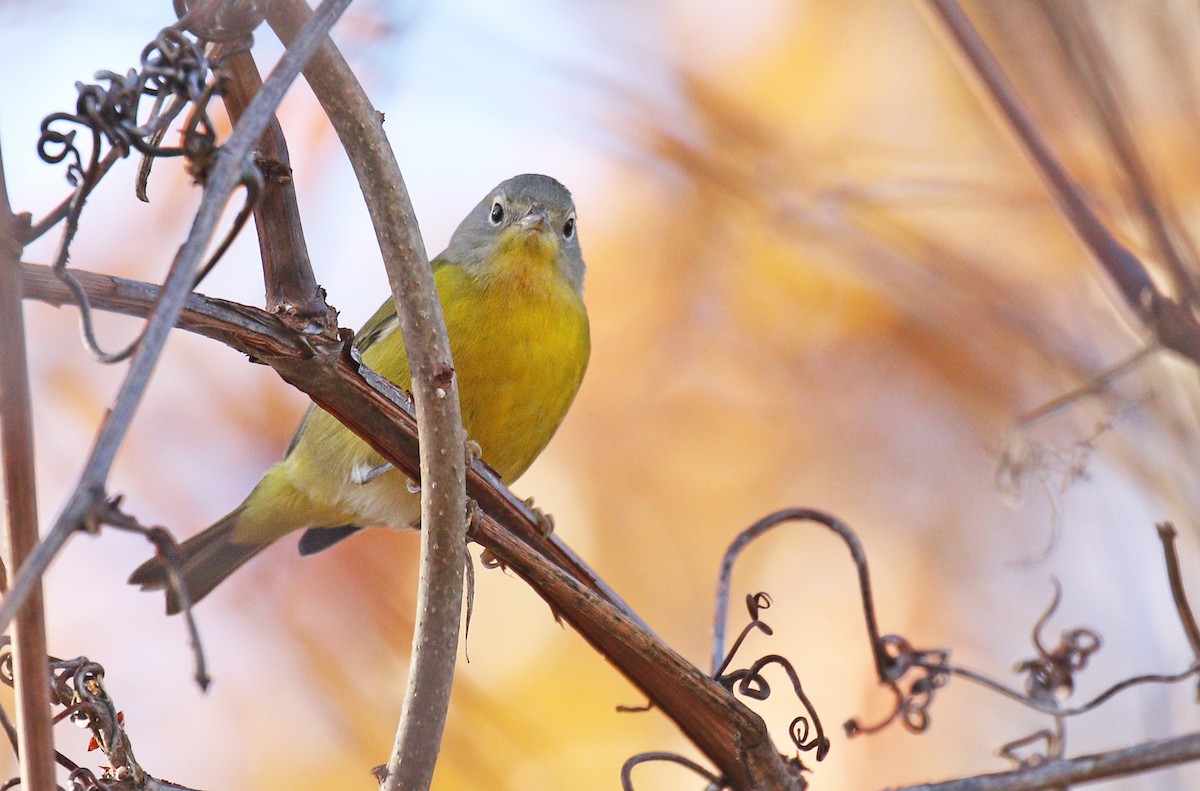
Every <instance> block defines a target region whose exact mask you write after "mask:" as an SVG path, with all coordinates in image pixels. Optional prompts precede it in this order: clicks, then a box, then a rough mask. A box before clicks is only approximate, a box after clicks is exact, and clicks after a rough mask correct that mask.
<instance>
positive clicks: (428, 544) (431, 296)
mask: <svg viewBox="0 0 1200 791" xmlns="http://www.w3.org/2000/svg"><path fill="white" fill-rule="evenodd" d="M310 13H311V12H310V11H309V10H308V5H307V4H306V3H305V2H304V0H277V2H275V3H273V4H272V6H271V10H270V12H269V22H270V24H271V26H272V28H274V30H275V31H276V32H277V33H278V34H279V37H280V38H281V39H282V40H283V41H284V42H285V43H287V42H290V41H292V40H293V39H294V38H295V36H296V33H297V31H298V30H299V28H300V26H301V24H302V23H304V21H305V20H306V19H307V18H308V17H309V15H310ZM304 76H305V79H307V80H308V83H309V85H310V86H311V87H312V89H313V93H315V94H316V96H317V100H318V101H319V102H320V103H321V106H322V108H324V110H325V114H326V115H328V116H329V120H330V121H331V122H332V124H333V127H334V129H335V130H336V132H337V134H338V137H339V139H340V140H341V143H342V147H343V148H345V149H346V153H347V155H348V156H349V157H350V164H351V166H352V167H353V168H354V175H355V176H356V177H357V178H358V184H359V188H360V189H361V190H362V193H363V198H364V199H365V200H366V203H367V211H368V212H369V213H370V215H371V223H372V224H373V225H374V226H375V236H376V238H377V240H378V242H379V250H380V252H381V253H382V255H383V263H384V267H385V268H386V269H387V275H388V283H389V284H390V285H391V288H392V298H393V300H394V301H395V303H396V313H397V316H398V317H399V319H400V330H401V334H402V335H403V338H404V348H405V351H406V352H407V353H408V361H409V367H410V369H411V371H412V390H413V400H414V402H415V404H416V410H417V425H418V428H419V430H420V436H421V445H420V453H421V476H420V478H416V479H414V480H418V481H420V482H421V565H420V573H419V578H418V587H417V615H416V623H415V626H414V630H413V648H412V659H411V664H410V668H409V674H408V683H407V686H406V688H405V693H404V706H403V709H402V712H401V715H400V724H399V727H398V728H397V732H396V741H395V744H394V746H393V748H392V754H391V756H390V757H389V759H388V763H387V776H386V777H385V779H384V781H383V783H382V784H381V785H380V787H381V788H382V789H383V791H396V789H427V788H428V787H429V785H430V784H431V783H432V781H433V770H434V766H435V764H436V763H437V757H438V752H439V750H440V749H441V744H442V732H443V730H444V728H445V724H446V715H447V712H448V710H449V707H450V689H451V686H452V684H453V681H454V663H455V659H456V658H457V653H458V631H459V624H460V623H461V620H462V597H463V568H464V566H463V559H464V557H465V553H464V548H465V546H466V519H467V497H466V488H465V481H466V464H467V458H466V443H467V434H466V431H465V430H464V429H463V424H462V414H461V410H460V408H459V400H458V382H457V377H456V376H455V372H454V361H453V360H452V359H451V356H450V342H449V339H448V338H447V336H446V323H445V321H444V319H443V317H442V305H441V302H440V301H439V300H438V296H437V291H436V289H435V288H434V285H433V271H432V270H431V269H430V267H429V259H428V257H427V255H426V252H425V243H424V242H423V241H422V240H421V231H420V228H419V227H418V226H417V218H416V214H415V212H414V211H413V207H412V202H411V201H410V200H409V197H408V190H407V189H406V188H405V186H404V177H403V176H402V175H401V173H400V166H399V165H398V164H397V163H396V156H395V154H394V153H393V152H392V147H391V145H390V144H389V143H388V140H387V136H386V135H385V134H384V133H383V124H382V120H381V118H380V115H379V112H378V111H377V110H376V109H375V108H374V106H373V105H372V104H371V102H370V101H369V100H368V99H367V96H366V93H365V92H364V91H363V89H362V86H361V85H360V84H359V82H358V80H357V79H356V78H355V76H354V74H353V72H352V71H351V70H350V67H349V66H348V65H347V64H346V61H345V60H344V59H343V58H342V56H341V53H339V52H338V50H337V48H336V47H335V46H334V44H333V42H332V41H331V40H330V39H329V38H326V39H325V40H324V41H323V42H322V43H321V47H320V48H319V49H318V50H317V52H316V54H315V55H314V57H313V59H312V61H311V62H310V63H309V65H308V67H307V68H306V69H305V71H304Z"/></svg>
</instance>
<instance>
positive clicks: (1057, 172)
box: [929, 0, 1200, 363]
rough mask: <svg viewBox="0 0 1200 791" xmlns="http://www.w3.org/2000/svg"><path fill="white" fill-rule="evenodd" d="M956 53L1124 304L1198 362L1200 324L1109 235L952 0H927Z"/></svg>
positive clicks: (1169, 345) (1168, 344)
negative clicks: (1113, 285) (1165, 292)
mask: <svg viewBox="0 0 1200 791" xmlns="http://www.w3.org/2000/svg"><path fill="white" fill-rule="evenodd" d="M929 5H930V6H931V7H932V8H933V10H934V13H935V14H936V15H937V16H938V18H939V19H940V20H941V21H942V23H943V24H944V25H945V28H946V30H947V31H948V32H949V34H950V37H951V39H952V40H953V42H954V44H955V46H956V47H957V48H958V50H959V52H960V53H961V54H962V55H963V57H964V58H965V59H966V61H967V63H968V64H969V65H970V67H971V68H972V70H973V71H974V73H975V75H976V76H977V77H978V78H979V80H980V82H981V83H982V84H983V87H984V88H985V89H986V91H987V94H988V96H989V97H990V98H991V99H992V101H993V102H994V103H995V105H996V107H997V108H998V109H999V111H1000V114H1001V115H1002V117H1003V118H1004V120H1005V122H1007V124H1008V126H1009V127H1010V128H1011V129H1012V131H1013V133H1014V134H1016V136H1017V138H1018V139H1019V140H1020V142H1021V145H1022V147H1023V148H1024V149H1025V152H1026V153H1027V154H1028V155H1029V156H1030V158H1032V159H1033V162H1034V165H1035V166H1036V168H1037V171H1038V173H1039V174H1040V175H1041V177H1042V179H1043V180H1044V181H1045V183H1046V185H1047V187H1048V188H1049V191H1050V194H1051V195H1052V196H1053V198H1054V200H1055V202H1056V203H1057V204H1058V207H1059V210H1060V211H1061V212H1062V214H1063V217H1065V218H1066V220H1067V222H1068V223H1069V224H1070V225H1071V228H1072V229H1074V231H1075V233H1076V234H1077V235H1078V236H1079V238H1080V239H1081V240H1082V241H1083V243H1084V245H1086V246H1087V248H1088V250H1089V251H1090V252H1091V253H1092V255H1093V256H1094V257H1095V259H1096V260H1097V262H1099V264H1100V265H1101V267H1103V269H1104V270H1105V272H1107V273H1108V276H1109V278H1110V279H1111V280H1112V282H1113V283H1114V284H1115V285H1116V287H1117V288H1118V290H1120V292H1121V296H1122V297H1123V298H1124V300H1125V302H1126V304H1127V305H1128V306H1129V307H1130V309H1132V310H1133V311H1134V312H1135V313H1136V314H1137V315H1138V316H1139V317H1140V318H1141V319H1142V321H1143V322H1145V323H1146V325H1147V326H1148V327H1149V328H1150V329H1151V330H1152V331H1153V332H1154V334H1155V337H1156V338H1157V339H1158V340H1159V341H1160V342H1161V343H1162V344H1163V345H1164V346H1166V347H1167V348H1169V349H1172V350H1173V351H1175V352H1178V353H1179V354H1181V355H1183V356H1185V357H1187V358H1189V359H1190V360H1192V362H1194V363H1200V323H1198V321H1197V318H1196V316H1195V315H1194V314H1193V312H1192V311H1191V310H1190V309H1189V308H1188V306H1186V305H1180V304H1179V303H1177V302H1175V301H1174V300H1172V299H1170V298H1168V297H1167V296H1166V295H1164V294H1163V293H1162V292H1161V291H1160V290H1159V289H1158V287H1157V286H1156V285H1155V284H1154V281H1153V280H1152V279H1151V278H1150V274H1149V273H1148V272H1147V270H1146V267H1145V266H1144V265H1143V264H1142V262H1141V261H1140V260H1139V259H1138V257H1137V256H1135V255H1134V254H1133V253H1132V252H1131V251H1130V250H1129V248H1127V247H1125V245H1123V244H1121V243H1120V241H1118V240H1117V238H1116V237H1115V236H1113V235H1112V234H1111V233H1110V232H1109V231H1108V229H1107V228H1106V227H1105V226H1104V223H1102V222H1101V221H1100V219H1099V218H1098V217H1097V216H1096V213H1095V212H1094V211H1092V209H1091V206H1089V205H1088V201H1087V198H1086V196H1085V195H1084V192H1083V190H1082V189H1081V188H1080V187H1079V185H1078V184H1076V183H1075V182H1074V180H1072V179H1071V177H1070V175H1068V173H1067V171H1066V169H1065V168H1064V167H1063V166H1062V164H1061V163H1060V162H1059V160H1058V157H1056V156H1055V154H1054V152H1053V151H1052V150H1051V149H1050V146H1049V144H1048V143H1047V142H1046V140H1045V138H1044V137H1043V136H1042V134H1041V132H1039V131H1038V128H1037V125H1036V124H1035V123H1034V122H1033V119H1032V118H1031V117H1030V115H1029V112H1028V111H1027V110H1026V109H1025V106H1024V105H1023V104H1022V102H1021V100H1020V97H1019V96H1017V92H1016V90H1015V89H1014V88H1013V86H1012V83H1010V82H1009V81H1008V78H1007V77H1006V76H1005V74H1004V70H1003V69H1001V68H1000V64H999V63H997V62H996V58H995V56H993V55H992V53H991V50H989V49H988V46H987V44H985V43H984V41H983V39H982V38H980V36H979V33H978V32H977V31H976V30H975V27H974V25H972V24H971V20H970V19H969V18H968V17H967V15H966V14H965V13H963V10H962V8H960V7H959V5H958V3H957V2H955V0H929Z"/></svg>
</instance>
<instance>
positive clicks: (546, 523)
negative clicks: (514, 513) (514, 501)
mask: <svg viewBox="0 0 1200 791" xmlns="http://www.w3.org/2000/svg"><path fill="white" fill-rule="evenodd" d="M522 502H524V503H525V507H526V508H528V509H529V510H530V511H532V512H533V518H534V521H536V522H537V526H538V533H540V534H541V536H542V538H549V537H550V534H551V533H553V532H554V516H553V515H551V514H548V513H546V512H545V511H543V510H542V509H541V508H538V507H537V506H536V505H534V504H533V498H532V497H526V498H525V499H524V500H523V501H522Z"/></svg>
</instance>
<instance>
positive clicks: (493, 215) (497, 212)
mask: <svg viewBox="0 0 1200 791" xmlns="http://www.w3.org/2000/svg"><path fill="white" fill-rule="evenodd" d="M488 220H489V221H490V222H491V223H492V225H499V224H500V223H502V222H504V204H503V203H502V202H501V201H500V199H499V198H496V200H495V201H493V203H492V210H491V212H489V213H488Z"/></svg>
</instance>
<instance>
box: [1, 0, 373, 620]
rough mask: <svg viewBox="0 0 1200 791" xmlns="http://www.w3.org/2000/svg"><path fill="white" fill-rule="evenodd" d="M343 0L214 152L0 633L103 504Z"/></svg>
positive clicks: (324, 8) (321, 12) (330, 4)
mask: <svg viewBox="0 0 1200 791" xmlns="http://www.w3.org/2000/svg"><path fill="white" fill-rule="evenodd" d="M349 4H350V0H324V2H322V3H321V5H320V6H319V7H318V9H317V12H316V14H314V15H313V17H312V18H311V19H310V20H309V22H308V23H306V24H305V27H304V30H303V31H301V33H300V35H299V36H297V38H296V40H295V41H294V42H293V46H291V47H289V48H288V51H287V52H286V53H284V56H283V58H281V59H280V61H279V63H278V65H276V67H275V70H274V71H273V72H272V73H271V76H270V77H269V78H268V79H267V81H266V83H265V84H264V85H263V89H262V90H261V91H259V93H258V94H257V95H256V96H255V97H254V100H253V101H252V102H251V103H250V105H249V107H247V109H246V114H245V115H244V116H243V117H242V119H241V121H239V122H238V124H237V125H236V126H235V127H234V129H233V132H232V133H231V134H230V136H229V140H228V141H227V142H226V144H225V145H224V146H223V147H222V148H221V155H220V156H219V157H218V159H217V164H216V167H214V168H213V170H212V173H211V174H210V175H209V179H208V183H207V185H206V188H205V191H204V199H203V200H202V201H201V203H200V208H199V209H198V210H197V213H196V218H195V220H194V221H193V223H192V229H191V232H190V233H189V234H188V238H187V241H186V242H185V243H184V245H183V246H182V247H181V248H180V249H179V252H178V254H177V255H176V258H175V263H174V265H173V266H172V267H171V272H170V274H169V275H168V276H167V280H166V282H165V283H164V284H163V287H162V290H161V291H160V292H159V301H158V304H157V306H156V307H155V309H154V311H153V312H152V313H151V314H150V318H149V320H148V321H147V322H146V327H145V330H144V331H143V334H142V338H141V341H140V342H139V344H138V348H137V351H136V352H135V353H134V355H133V357H132V359H131V361H130V364H129V371H128V373H127V374H126V376H125V380H124V381H123V382H122V383H121V389H120V391H119V392H118V394H117V398H116V401H115V402H114V404H113V407H112V409H111V410H110V411H109V413H108V416H107V417H106V419H105V421H104V423H103V424H102V425H101V427H100V431H99V434H98V435H97V437H96V441H95V444H94V445H93V446H92V451H91V454H90V455H89V457H88V460H87V463H86V465H85V466H84V469H83V472H82V473H81V474H80V477H79V481H78V482H77V483H76V485H75V488H74V490H73V491H72V493H71V496H70V497H69V498H68V500H67V503H66V505H65V506H64V507H63V510H62V511H61V512H60V514H59V516H58V518H57V519H56V520H55V522H54V526H53V527H52V528H51V530H50V532H49V533H48V534H47V536H46V538H45V540H43V541H42V542H41V543H40V544H38V546H37V548H36V549H35V550H34V551H33V553H32V554H30V556H29V558H28V559H27V561H26V562H25V563H23V564H22V565H21V567H20V568H18V569H17V574H16V579H15V580H14V581H13V585H12V588H11V589H10V590H9V593H8V595H7V596H5V598H4V601H3V603H2V604H0V630H3V629H6V628H7V627H8V625H9V624H10V623H11V622H12V619H13V616H14V615H16V612H17V610H18V609H19V608H20V607H21V606H22V604H23V603H24V602H25V600H26V599H27V598H28V596H29V595H30V592H31V591H32V590H33V588H34V586H35V585H36V584H37V580H39V579H41V576H42V574H43V573H45V570H46V568H47V567H48V566H49V565H50V561H51V560H53V558H54V556H55V555H56V554H57V553H58V550H59V549H60V548H61V547H62V546H63V544H65V543H66V541H67V539H68V538H69V537H70V535H71V534H72V533H73V532H74V531H75V530H76V529H77V528H78V527H79V525H80V524H81V523H82V520H83V518H84V517H85V516H86V515H87V514H88V512H89V511H90V510H91V509H92V508H93V507H94V506H96V505H99V504H100V503H102V502H104V499H105V498H104V495H103V488H104V483H105V481H106V480H107V478H108V472H109V470H110V469H111V467H112V462H113V459H114V458H115V456H116V453H117V448H118V447H120V444H121V441H122V440H123V439H124V437H125V433H126V431H127V430H128V428H129V425H130V423H131V422H132V420H133V416H134V413H135V412H136V411H137V407H138V404H139V403H140V402H141V398H142V394H143V393H144V392H145V390H146V385H147V384H148V383H149V381H150V376H151V374H152V373H153V372H154V367H155V365H156V364H157V362H158V357H159V354H160V353H161V351H162V348H163V344H164V343H165V342H166V339H167V334H168V333H169V332H170V330H171V328H172V327H174V326H175V323H176V321H177V320H178V318H179V313H180V311H181V310H182V309H183V306H184V303H185V302H186V300H187V298H188V294H189V293H190V291H191V285H192V282H193V280H194V278H195V275H196V271H197V269H198V268H199V266H200V259H201V257H202V256H203V254H204V250H205V248H206V247H207V246H208V243H209V241H210V240H211V239H212V235H213V231H214V229H215V228H216V225H217V221H218V220H219V219H220V216H221V211H222V209H223V208H224V206H225V204H226V202H227V201H228V200H229V197H230V195H232V194H233V191H234V190H235V189H236V188H237V187H238V185H239V184H241V183H242V181H243V179H244V178H245V176H244V173H245V170H246V168H247V167H248V162H249V158H250V154H251V151H252V150H253V148H254V144H255V142H256V141H257V140H258V138H259V136H260V135H261V134H262V131H263V129H264V128H265V127H266V124H267V122H268V121H269V120H270V118H271V116H272V114H273V113H274V111H275V108H276V107H277V106H278V105H279V102H280V101H281V100H282V99H283V95H284V93H285V92H286V91H287V89H288V87H289V86H290V85H291V84H292V82H293V81H294V80H295V79H296V77H297V76H298V75H299V73H300V69H301V67H302V66H303V65H304V63H305V62H306V61H307V60H308V58H309V56H310V55H311V54H312V52H313V50H314V49H315V48H316V46H317V44H318V43H319V42H320V41H321V40H322V38H323V37H324V36H325V34H326V33H327V32H328V31H329V28H330V27H332V26H333V23H334V22H335V21H337V19H338V17H339V16H340V15H341V13H342V12H343V11H344V10H345V9H346V7H347V6H348V5H349Z"/></svg>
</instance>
